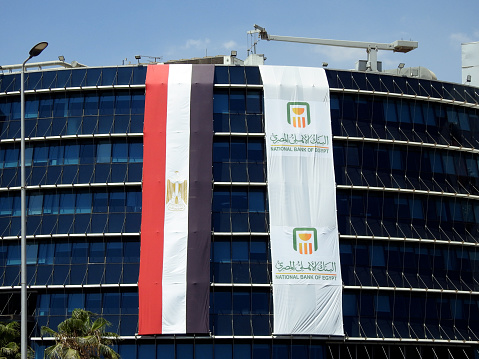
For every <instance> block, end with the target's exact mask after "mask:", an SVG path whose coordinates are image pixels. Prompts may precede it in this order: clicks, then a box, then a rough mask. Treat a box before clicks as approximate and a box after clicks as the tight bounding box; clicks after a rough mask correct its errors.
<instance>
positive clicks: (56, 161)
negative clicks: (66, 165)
mask: <svg viewBox="0 0 479 359" xmlns="http://www.w3.org/2000/svg"><path fill="white" fill-rule="evenodd" d="M64 150H65V147H64V146H51V147H50V154H49V156H48V161H49V162H48V164H50V165H61V164H63V157H64V154H63V153H64Z"/></svg>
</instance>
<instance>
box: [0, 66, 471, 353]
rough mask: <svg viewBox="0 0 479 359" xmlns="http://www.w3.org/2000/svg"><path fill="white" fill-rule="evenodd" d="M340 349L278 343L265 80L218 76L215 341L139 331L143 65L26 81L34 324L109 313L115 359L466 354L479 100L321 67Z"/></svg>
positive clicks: (13, 78) (16, 208)
mask: <svg viewBox="0 0 479 359" xmlns="http://www.w3.org/2000/svg"><path fill="white" fill-rule="evenodd" d="M326 73H327V77H328V80H329V84H330V87H331V93H330V100H331V118H332V129H333V136H334V138H333V144H334V163H335V176H336V183H337V214H338V225H339V232H340V239H339V241H340V253H341V267H342V268H341V269H342V278H343V282H344V292H343V316H344V331H345V334H346V336H345V339H344V340H342V338H341V340H338V339H335V338H317V337H276V336H273V335H272V324H273V320H274V318H273V314H272V313H273V308H272V293H271V285H270V283H271V259H270V249H269V234H268V228H269V223H268V222H269V218H268V203H267V178H266V158H265V144H264V118H263V116H264V114H263V89H262V83H261V77H260V74H259V69H258V68H257V67H243V66H234V67H228V66H216V68H215V88H214V115H213V119H212V121H213V124H214V130H215V136H214V143H213V153H212V158H213V169H212V178H213V181H214V184H213V198H212V207H211V208H212V237H211V241H212V242H211V244H212V246H211V257H210V261H211V292H210V293H211V294H210V331H211V336H157V337H139V336H136V333H137V326H138V288H137V281H138V269H139V257H140V233H139V232H140V223H141V208H142V207H141V180H142V165H143V144H142V131H143V112H144V100H145V96H144V92H145V86H144V84H145V76H146V67H143V66H124V67H118V68H116V67H111V68H79V69H65V70H63V69H62V70H47V71H37V72H30V71H29V72H28V73H27V74H26V77H25V79H26V83H25V84H26V90H27V92H26V111H25V117H26V122H25V125H26V136H27V140H26V181H27V186H28V188H27V207H28V209H27V241H28V244H27V266H28V273H27V274H28V286H29V297H28V311H29V312H28V316H29V333H30V336H31V337H32V346H33V347H34V349H35V350H36V356H37V357H38V358H42V357H43V349H44V348H45V347H46V346H48V345H49V343H51V342H50V341H48V340H42V338H41V337H40V331H39V328H40V327H41V326H42V325H48V326H50V327H52V328H56V325H57V324H58V323H59V322H61V321H62V320H64V319H65V318H66V317H67V316H68V315H69V314H70V313H71V311H72V310H73V309H74V308H85V309H87V310H90V311H92V312H95V313H98V314H101V315H103V317H105V318H106V319H107V320H109V321H110V322H111V323H112V324H113V326H112V327H111V328H110V330H111V331H116V332H117V333H119V334H120V335H121V336H122V338H123V340H122V341H121V342H119V343H118V344H117V346H116V349H117V350H118V351H119V353H120V354H121V355H122V357H124V358H160V357H161V358H213V357H214V358H230V357H236V358H238V357H241V358H246V359H247V358H261V359H264V358H285V359H286V358H296V357H302V358H342V357H348V358H349V357H351V358H356V357H369V358H406V357H407V358H426V357H428V358H429V357H431V358H432V357H434V358H458V357H464V358H477V357H478V356H479V352H478V349H479V348H478V347H477V343H478V340H479V321H478V320H477V318H478V317H479V275H476V269H478V273H479V250H478V249H477V243H478V240H477V238H479V227H478V223H479V191H478V186H479V157H478V153H479V151H478V150H477V147H479V143H478V142H479V125H478V124H479V121H478V120H479V110H478V109H479V105H478V102H479V95H478V91H477V89H475V88H471V87H466V86H462V85H456V84H450V83H441V82H438V81H428V80H421V79H410V78H404V77H396V76H392V75H383V74H369V73H360V72H351V71H333V70H326ZM19 88H20V75H19V74H4V75H0V237H1V241H0V315H1V316H5V317H8V318H17V317H19V315H20V306H19V298H20V287H19V284H20V244H19V235H20V139H19V136H20V96H19V92H18V91H19Z"/></svg>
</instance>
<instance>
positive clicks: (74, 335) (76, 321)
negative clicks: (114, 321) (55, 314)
mask: <svg viewBox="0 0 479 359" xmlns="http://www.w3.org/2000/svg"><path fill="white" fill-rule="evenodd" d="M96 317H97V315H96V314H94V313H92V312H89V311H87V310H84V309H75V310H73V313H72V316H71V318H68V319H66V320H64V321H63V322H61V323H60V324H58V329H57V330H58V331H57V332H56V331H54V330H53V329H50V328H48V327H42V329H41V330H42V334H44V335H48V336H52V337H54V338H55V344H54V345H52V346H50V347H48V348H46V349H45V358H48V359H99V358H105V359H119V358H120V356H119V355H118V353H117V352H115V351H114V350H113V349H112V348H110V345H112V344H113V343H114V341H115V340H117V339H118V338H119V336H118V334H116V333H112V332H107V331H106V327H108V326H110V325H111V324H110V322H108V321H107V320H105V319H103V318H101V317H99V318H96ZM95 318H96V319H95Z"/></svg>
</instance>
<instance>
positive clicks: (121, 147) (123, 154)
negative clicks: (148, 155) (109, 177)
mask: <svg viewBox="0 0 479 359" xmlns="http://www.w3.org/2000/svg"><path fill="white" fill-rule="evenodd" d="M127 160H128V143H126V142H125V143H114V144H113V150H112V162H126V161H127Z"/></svg>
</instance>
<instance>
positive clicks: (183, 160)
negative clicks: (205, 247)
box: [158, 65, 192, 334]
mask: <svg viewBox="0 0 479 359" xmlns="http://www.w3.org/2000/svg"><path fill="white" fill-rule="evenodd" d="M191 74H192V66H191V65H190V66H170V68H169V77H168V102H167V122H166V171H165V176H166V181H165V182H166V185H165V191H166V193H167V195H166V201H165V203H163V204H160V203H159V204H158V205H163V206H166V208H165V227H164V228H165V232H164V233H165V236H164V253H163V290H162V293H163V303H162V305H163V312H162V327H163V331H162V333H164V334H172V333H186V264H187V245H188V208H187V204H186V206H185V207H184V208H183V209H181V205H182V204H183V203H182V200H183V199H184V198H182V197H181V196H176V198H178V203H174V202H175V199H174V198H173V202H172V204H171V205H170V206H168V204H167V203H166V202H167V201H168V193H169V192H168V190H169V191H170V193H169V194H170V195H171V194H175V195H178V194H179V193H181V187H182V186H184V181H185V180H188V179H189V154H190V96H191ZM168 180H169V181H170V184H171V185H170V186H168ZM187 187H188V185H187ZM186 191H188V190H187V189H186ZM172 192H174V193H172ZM187 198H188V195H187V194H186V199H187Z"/></svg>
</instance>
